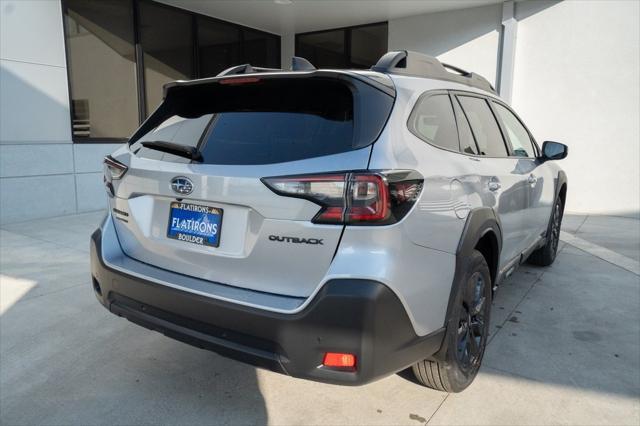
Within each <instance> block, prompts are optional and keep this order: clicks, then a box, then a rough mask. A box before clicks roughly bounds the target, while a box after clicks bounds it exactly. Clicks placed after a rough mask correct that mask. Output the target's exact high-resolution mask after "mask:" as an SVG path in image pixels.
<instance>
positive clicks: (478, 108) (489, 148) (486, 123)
mask: <svg viewBox="0 0 640 426" xmlns="http://www.w3.org/2000/svg"><path fill="white" fill-rule="evenodd" d="M458 99H459V100H460V104H461V105H462V109H463V110H464V113H465V115H466V117H467V119H468V120H469V124H470V125H471V130H472V131H473V136H475V140H476V142H477V144H478V148H479V149H480V155H487V156H489V157H507V148H506V146H505V144H504V140H503V139H502V133H500V128H499V127H498V123H497V122H496V119H495V117H494V116H493V113H492V112H491V109H490V108H489V104H487V101H485V100H484V99H482V98H476V97H473V96H458Z"/></svg>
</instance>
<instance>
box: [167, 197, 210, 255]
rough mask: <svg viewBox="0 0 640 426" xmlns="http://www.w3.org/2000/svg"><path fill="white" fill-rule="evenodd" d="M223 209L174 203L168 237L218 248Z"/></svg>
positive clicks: (170, 215)
mask: <svg viewBox="0 0 640 426" xmlns="http://www.w3.org/2000/svg"><path fill="white" fill-rule="evenodd" d="M221 227H222V209H218V208H216V207H209V206H201V205H198V204H187V203H181V202H178V201H174V202H172V203H171V209H170V212H169V229H168V230H167V237H169V238H173V239H174V240H180V241H186V242H189V243H193V244H198V245H201V246H210V247H218V246H219V245H220V229H221Z"/></svg>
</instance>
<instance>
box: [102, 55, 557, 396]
mask: <svg viewBox="0 0 640 426" xmlns="http://www.w3.org/2000/svg"><path fill="white" fill-rule="evenodd" d="M566 155H567V147H566V146H565V145H562V144H560V143H556V142H545V143H544V144H543V145H542V148H541V149H540V148H539V147H538V144H537V143H536V141H535V139H534V138H533V136H532V135H531V132H529V130H528V129H527V128H526V126H525V125H524V124H523V123H522V121H521V120H520V119H519V118H518V116H517V115H516V114H515V113H514V112H513V111H512V110H511V108H510V107H509V106H508V105H506V104H505V103H504V102H503V101H502V100H501V99H500V98H499V97H498V96H497V95H496V93H495V91H494V90H493V88H492V87H491V85H490V84H489V83H488V82H487V81H486V80H485V79H484V78H482V77H480V76H479V75H477V74H474V73H470V72H466V71H464V70H461V69H458V68H456V67H452V66H449V65H444V64H441V63H440V62H439V61H438V60H436V59H434V58H432V57H429V56H425V55H421V54H418V53H414V52H407V51H396V52H389V53H387V54H386V55H384V56H383V57H382V58H380V60H379V61H378V63H377V64H376V65H375V66H374V67H372V68H371V69H370V70H366V71H364V70H318V69H315V68H314V67H313V65H311V64H310V63H309V62H308V61H306V60H304V59H302V58H294V59H293V61H292V69H291V70H287V71H283V70H275V69H265V68H256V67H252V66H251V65H240V66H237V67H232V68H229V69H227V70H225V71H223V72H222V73H220V74H219V75H218V76H216V77H214V78H206V79H201V80H193V81H177V82H172V83H169V84H167V85H165V87H164V100H163V102H162V104H161V105H160V106H159V107H158V109H157V110H156V111H155V112H154V113H153V114H152V115H151V116H150V117H149V118H148V119H147V120H146V121H145V122H144V123H143V124H142V126H141V127H140V128H139V129H138V130H137V131H136V132H135V134H134V135H133V136H132V137H131V139H130V142H129V143H128V144H127V145H126V146H124V147H122V148H121V149H119V150H117V151H116V152H115V153H113V154H112V155H110V156H108V157H106V158H105V160H104V165H105V175H104V182H105V187H106V190H107V193H108V196H109V214H108V215H107V217H106V218H105V220H104V222H103V223H102V225H101V226H100V228H99V229H98V230H96V232H95V233H94V234H93V235H92V238H91V273H92V278H93V280H92V281H93V287H94V290H95V293H96V296H97V298H98V300H99V301H100V303H102V304H103V305H104V306H105V307H106V308H107V309H109V310H110V311H111V312H113V313H114V314H117V315H119V316H122V317H125V318H127V319H128V320H130V321H132V322H134V323H137V324H139V325H142V326H144V327H147V328H149V329H152V330H156V331H159V332H162V333H164V334H166V335H167V336H170V337H173V338H175V339H178V340H181V341H184V342H186V343H189V344H192V345H195V346H198V347H202V348H206V349H209V350H212V351H215V352H218V353H220V354H222V355H224V356H228V357H231V358H235V359H238V360H240V361H243V362H247V363H251V364H253V365H256V366H259V367H263V368H268V369H271V370H274V371H278V372H282V373H285V374H289V375H291V376H295V377H301V378H305V379H310V380H317V381H321V382H328V383H336V384H345V385H355V384H363V383H367V382H370V381H373V380H376V379H379V378H381V377H384V376H386V375H389V374H392V373H395V372H398V371H400V370H403V369H406V368H408V367H412V368H413V372H414V373H415V376H416V378H417V380H418V381H419V382H421V383H423V384H424V385H426V386H429V387H432V388H434V389H439V390H442V391H447V392H458V391H461V390H463V389H464V388H466V387H467V386H468V385H469V384H470V383H471V382H472V381H473V379H474V377H475V376H476V374H477V372H478V369H479V366H480V363H481V360H482V357H483V353H484V349H485V346H486V344H487V337H488V334H489V315H490V308H491V300H492V296H493V293H494V291H495V290H496V289H497V288H498V286H499V284H500V282H501V281H502V280H503V279H504V278H505V277H507V276H509V275H510V274H511V273H512V272H513V271H514V270H515V268H517V267H518V266H519V265H520V264H521V263H523V262H525V261H527V260H528V261H529V262H531V263H533V264H537V265H542V266H545V265H550V264H551V263H552V262H553V261H554V259H555V256H556V250H557V247H558V238H559V230H560V223H561V220H562V214H563V206H564V202H565V199H566V194H567V178H566V176H565V174H564V172H563V171H562V170H561V169H560V168H559V167H558V165H557V162H556V161H555V160H560V159H562V158H564V157H566Z"/></svg>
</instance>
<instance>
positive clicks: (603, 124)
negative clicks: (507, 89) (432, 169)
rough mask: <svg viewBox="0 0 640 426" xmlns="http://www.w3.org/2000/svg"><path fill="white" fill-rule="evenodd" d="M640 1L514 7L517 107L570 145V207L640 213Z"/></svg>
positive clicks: (544, 135) (534, 127)
mask: <svg viewBox="0 0 640 426" xmlns="http://www.w3.org/2000/svg"><path fill="white" fill-rule="evenodd" d="M639 18H640V2H637V1H624V0H623V1H612V0H608V1H564V2H561V3H546V4H544V3H540V2H531V3H529V2H522V3H516V19H518V38H517V42H516V56H515V71H514V73H515V77H514V85H513V105H514V107H515V108H516V110H517V111H518V113H519V114H520V115H521V116H522V117H523V119H524V120H525V121H526V123H527V125H528V126H529V127H530V129H531V131H532V132H533V133H534V134H535V136H536V138H537V139H538V140H539V142H542V141H544V140H557V141H559V142H563V143H565V144H567V145H569V157H568V158H567V159H566V160H563V162H562V166H563V167H564V168H565V170H566V171H567V175H568V178H569V192H568V200H567V210H568V211H572V212H587V213H607V214H618V215H625V216H627V215H628V216H638V215H639V212H640V131H639V121H640V101H639V99H640V77H639V76H640V59H639V58H640V27H639Z"/></svg>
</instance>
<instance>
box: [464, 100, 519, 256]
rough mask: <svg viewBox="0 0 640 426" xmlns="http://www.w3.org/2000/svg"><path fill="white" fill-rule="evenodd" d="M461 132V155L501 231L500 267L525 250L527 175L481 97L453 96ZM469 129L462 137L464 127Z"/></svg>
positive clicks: (480, 195) (479, 194) (487, 102)
mask: <svg viewBox="0 0 640 426" xmlns="http://www.w3.org/2000/svg"><path fill="white" fill-rule="evenodd" d="M454 99H455V102H454V108H455V109H456V110H457V117H458V128H459V130H460V135H461V136H460V145H461V147H460V148H461V151H462V152H463V153H465V154H468V155H469V161H473V162H475V167H474V169H475V170H477V175H478V176H479V178H480V182H479V183H478V186H477V189H476V190H477V192H478V195H477V196H479V197H481V198H482V200H481V201H482V204H483V205H484V206H489V207H492V208H493V209H494V211H495V212H496V215H497V216H498V219H499V221H500V225H501V228H502V239H503V243H502V251H501V254H500V265H501V267H505V266H506V264H507V262H509V261H511V260H513V259H514V258H517V257H518V256H519V255H520V253H522V251H524V250H525V248H526V244H527V242H526V240H527V234H528V230H527V229H526V226H525V220H526V219H525V215H526V209H527V204H528V199H529V184H528V182H527V178H528V175H529V173H528V172H529V171H528V170H526V169H523V168H522V164H521V163H520V162H519V161H518V159H517V158H515V157H513V156H511V155H510V154H511V151H510V147H509V145H508V144H507V141H506V140H505V138H504V137H503V134H502V130H501V128H500V126H499V125H498V122H497V120H496V117H495V115H494V113H493V110H492V108H491V107H490V104H489V101H488V100H487V99H486V98H485V97H484V96H481V95H476V94H473V93H467V92H456V93H455V94H454ZM465 126H468V127H469V130H468V134H467V136H465V130H464V127H465Z"/></svg>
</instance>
